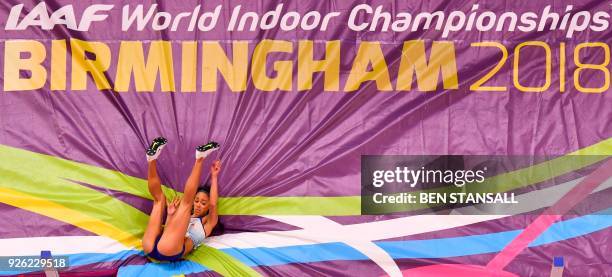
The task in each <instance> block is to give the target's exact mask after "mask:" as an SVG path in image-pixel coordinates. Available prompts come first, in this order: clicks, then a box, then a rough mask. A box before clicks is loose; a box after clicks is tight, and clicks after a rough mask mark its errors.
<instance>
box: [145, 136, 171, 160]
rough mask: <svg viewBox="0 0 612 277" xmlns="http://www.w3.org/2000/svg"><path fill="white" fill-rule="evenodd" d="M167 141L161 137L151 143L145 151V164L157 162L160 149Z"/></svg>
mask: <svg viewBox="0 0 612 277" xmlns="http://www.w3.org/2000/svg"><path fill="white" fill-rule="evenodd" d="M166 143H168V140H167V139H165V138H163V137H158V138H156V139H154V140H153V142H151V145H150V146H149V148H148V149H147V162H150V161H152V160H157V157H159V154H161V151H162V149H164V146H166Z"/></svg>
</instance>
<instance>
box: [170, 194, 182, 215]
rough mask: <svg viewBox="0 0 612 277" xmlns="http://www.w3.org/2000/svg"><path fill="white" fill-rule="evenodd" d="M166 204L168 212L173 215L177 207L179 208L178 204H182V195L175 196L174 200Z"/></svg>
mask: <svg viewBox="0 0 612 277" xmlns="http://www.w3.org/2000/svg"><path fill="white" fill-rule="evenodd" d="M166 204H167V205H166V212H167V213H168V216H171V215H173V214H174V213H175V212H176V208H178V206H179V205H180V204H181V197H180V196H177V197H174V199H173V200H172V202H170V201H167V202H166Z"/></svg>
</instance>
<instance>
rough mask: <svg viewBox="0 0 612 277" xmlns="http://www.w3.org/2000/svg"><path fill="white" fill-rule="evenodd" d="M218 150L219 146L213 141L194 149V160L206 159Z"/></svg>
mask: <svg viewBox="0 0 612 277" xmlns="http://www.w3.org/2000/svg"><path fill="white" fill-rule="evenodd" d="M217 149H219V144H218V143H216V142H214V141H209V142H208V143H207V144H204V145H200V146H198V147H196V160H197V159H199V158H206V157H208V155H209V154H210V153H212V152H214V151H216V150H217Z"/></svg>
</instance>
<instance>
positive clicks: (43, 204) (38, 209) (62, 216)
mask: <svg viewBox="0 0 612 277" xmlns="http://www.w3.org/2000/svg"><path fill="white" fill-rule="evenodd" d="M0 202H3V203H6V204H8V205H11V206H15V207H18V208H20V209H23V210H27V211H31V212H34V213H37V214H42V215H45V216H47V217H50V218H53V219H56V220H59V221H63V222H66V223H68V224H71V225H74V226H77V227H79V228H81V229H84V230H87V231H90V232H92V233H95V234H98V235H103V236H107V237H109V238H112V239H114V240H116V241H118V242H120V243H121V244H123V245H125V246H127V247H130V248H137V249H142V247H141V243H140V239H139V238H137V237H134V236H132V235H131V234H129V233H127V232H124V231H122V230H121V229H118V228H116V227H115V226H113V225H111V224H108V223H106V222H104V221H101V220H98V219H96V218H93V217H90V216H87V215H85V214H83V213H80V212H78V211H75V210H71V209H68V208H66V207H64V206H62V205H59V204H57V203H55V202H52V201H48V200H45V199H42V198H38V197H34V196H30V195H27V194H25V193H21V192H19V191H16V190H13V189H9V188H4V187H0Z"/></svg>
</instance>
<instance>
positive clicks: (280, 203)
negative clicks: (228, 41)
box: [0, 138, 612, 216]
mask: <svg viewBox="0 0 612 277" xmlns="http://www.w3.org/2000/svg"><path fill="white" fill-rule="evenodd" d="M0 153H1V154H2V156H3V157H4V156H5V155H7V156H8V159H4V158H3V159H0V165H2V164H3V163H5V162H2V161H7V160H8V161H15V162H13V164H19V165H20V167H28V168H30V170H34V169H35V170H34V171H31V172H49V173H53V174H52V175H53V176H57V175H56V174H61V177H63V178H67V179H72V180H76V181H79V182H83V183H87V184H92V185H95V186H99V187H103V188H108V189H113V190H117V191H122V192H126V193H129V194H133V195H137V196H140V197H144V198H147V199H151V196H150V195H149V192H148V189H147V186H146V180H143V179H140V178H136V177H132V176H128V175H125V174H123V173H121V172H118V171H114V170H109V169H104V168H100V167H95V166H91V165H87V164H83V163H78V162H74V161H69V160H65V159H61V158H57V157H53V156H49V155H43V154H38V153H34V152H30V151H25V150H21V149H17V148H12V147H7V146H2V145H0ZM577 155H601V156H600V157H598V156H590V157H589V156H587V157H584V158H583V159H578V160H577V161H578V162H576V157H572V156H577ZM605 155H612V138H608V139H606V140H603V141H601V142H599V143H596V144H593V145H591V146H588V147H585V148H583V149H580V150H578V151H575V152H572V153H569V154H568V155H566V156H562V157H559V158H556V159H553V160H550V161H547V162H543V163H541V164H538V165H534V166H533V167H529V168H524V169H520V170H517V171H513V172H509V173H505V174H501V175H499V176H496V177H493V178H491V179H490V180H489V181H487V182H485V183H482V184H479V185H476V184H475V185H474V186H473V187H472V188H470V191H472V190H474V191H484V190H485V189H486V191H492V190H491V189H490V187H487V184H491V182H495V183H497V184H503V185H499V186H496V190H495V191H499V192H503V191H508V190H512V189H516V188H519V187H525V186H528V185H531V184H534V183H538V182H541V181H544V180H547V179H550V178H553V177H555V176H559V175H562V174H565V173H568V172H571V171H573V170H576V169H580V168H582V167H585V166H588V165H591V164H593V163H596V162H598V161H600V160H602V159H604V158H605V157H606V156H605ZM570 160H571V162H569V161H570ZM506 182H507V183H506ZM163 189H164V193H165V194H166V196H168V197H173V196H174V195H176V194H180V193H179V192H176V191H174V190H172V189H171V188H168V187H166V186H164V187H163ZM219 213H220V214H221V215H322V216H346V215H359V214H361V199H360V196H336V197H315V196H296V197H274V196H273V197H265V196H246V197H220V199H219Z"/></svg>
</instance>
